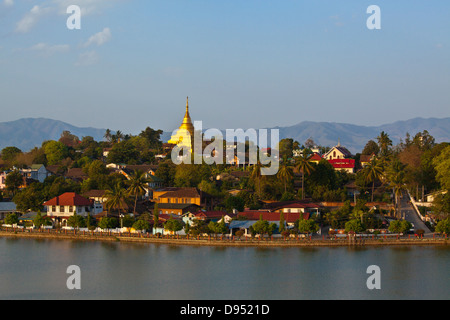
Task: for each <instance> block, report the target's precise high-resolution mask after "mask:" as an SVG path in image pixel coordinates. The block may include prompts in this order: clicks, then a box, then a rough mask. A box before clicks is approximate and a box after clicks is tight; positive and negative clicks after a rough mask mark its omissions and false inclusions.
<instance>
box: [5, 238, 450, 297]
mask: <svg viewBox="0 0 450 320" xmlns="http://www.w3.org/2000/svg"><path fill="white" fill-rule="evenodd" d="M71 265H77V266H79V267H80V270H81V290H69V289H68V288H67V286H66V282H67V279H68V278H69V276H70V274H67V268H68V267H69V266H71ZM370 265H377V266H379V267H380V270H381V278H380V283H381V289H380V290H376V289H375V290H369V289H368V288H367V285H366V281H367V279H368V278H369V277H370V276H371V275H370V274H367V268H368V267H369V266H370ZM449 266H450V249H449V248H448V247H437V246H436V247H435V246H408V247H407V246H405V247H367V248H349V247H320V248H261V249H260V248H235V247H190V246H173V245H158V244H130V243H120V242H117V243H104V242H81V241H80V242H78V241H58V240H30V239H12V238H0V299H3V300H5V299H14V300H15V299H27V300H28V299H101V300H103V299H127V300H129V299H133V300H141V299H146V300H147V299H150V300H154V299H158V300H305V299H308V300H309V299H358V300H359V299H380V300H381V299H383V300H384V299H402V300H403V299H445V300H447V299H449V298H450V289H449V288H450V275H449Z"/></svg>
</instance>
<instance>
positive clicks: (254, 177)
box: [250, 160, 264, 197]
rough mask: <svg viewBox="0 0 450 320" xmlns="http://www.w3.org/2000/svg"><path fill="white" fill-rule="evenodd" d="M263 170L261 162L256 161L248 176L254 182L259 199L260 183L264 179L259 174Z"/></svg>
mask: <svg viewBox="0 0 450 320" xmlns="http://www.w3.org/2000/svg"><path fill="white" fill-rule="evenodd" d="M262 168H263V165H262V163H261V161H259V160H258V161H257V163H256V164H255V165H254V166H253V170H252V172H251V174H250V179H252V180H253V181H255V183H256V184H257V192H258V195H259V196H260V197H261V182H262V180H263V179H264V176H263V175H262V174H261V169H262Z"/></svg>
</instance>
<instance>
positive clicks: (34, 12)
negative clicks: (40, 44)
mask: <svg viewBox="0 0 450 320" xmlns="http://www.w3.org/2000/svg"><path fill="white" fill-rule="evenodd" d="M51 11H52V9H51V8H49V7H46V8H43V7H41V6H38V5H35V6H34V7H33V8H31V10H30V11H29V12H27V13H26V14H25V15H24V16H23V18H22V19H21V20H20V21H19V22H17V25H16V32H19V33H27V32H29V31H30V30H31V29H32V28H33V27H34V25H35V24H36V23H37V22H38V21H39V19H41V18H42V17H43V16H45V15H46V14H48V13H49V12H51Z"/></svg>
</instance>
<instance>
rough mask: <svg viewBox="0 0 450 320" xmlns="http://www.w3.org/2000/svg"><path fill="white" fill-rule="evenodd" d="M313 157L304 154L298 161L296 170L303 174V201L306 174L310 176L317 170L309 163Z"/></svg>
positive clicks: (303, 197)
mask: <svg viewBox="0 0 450 320" xmlns="http://www.w3.org/2000/svg"><path fill="white" fill-rule="evenodd" d="M311 157H312V155H311V154H310V155H308V154H305V153H304V152H303V153H302V155H301V156H299V157H297V159H296V168H297V170H298V171H299V172H301V173H302V200H303V199H305V173H306V174H307V175H309V174H311V172H312V171H314V170H315V168H314V166H313V165H312V164H311V162H309V160H311Z"/></svg>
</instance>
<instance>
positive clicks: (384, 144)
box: [377, 131, 392, 156]
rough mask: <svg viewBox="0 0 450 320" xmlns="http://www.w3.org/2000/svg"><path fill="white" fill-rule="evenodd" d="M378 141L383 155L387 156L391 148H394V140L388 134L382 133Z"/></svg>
mask: <svg viewBox="0 0 450 320" xmlns="http://www.w3.org/2000/svg"><path fill="white" fill-rule="evenodd" d="M377 140H378V146H379V147H380V152H381V155H382V156H387V155H388V151H389V147H390V146H392V140H391V139H390V138H389V135H388V134H387V133H386V132H384V131H381V133H380V135H379V136H378V137H377Z"/></svg>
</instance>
